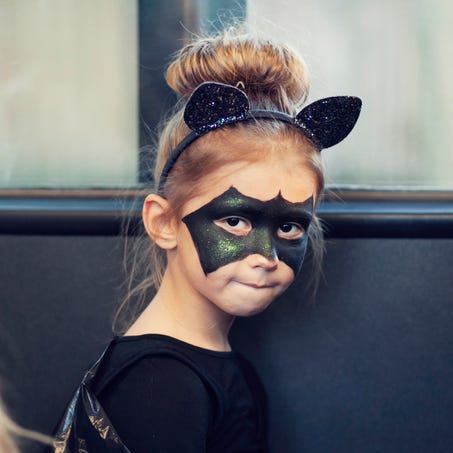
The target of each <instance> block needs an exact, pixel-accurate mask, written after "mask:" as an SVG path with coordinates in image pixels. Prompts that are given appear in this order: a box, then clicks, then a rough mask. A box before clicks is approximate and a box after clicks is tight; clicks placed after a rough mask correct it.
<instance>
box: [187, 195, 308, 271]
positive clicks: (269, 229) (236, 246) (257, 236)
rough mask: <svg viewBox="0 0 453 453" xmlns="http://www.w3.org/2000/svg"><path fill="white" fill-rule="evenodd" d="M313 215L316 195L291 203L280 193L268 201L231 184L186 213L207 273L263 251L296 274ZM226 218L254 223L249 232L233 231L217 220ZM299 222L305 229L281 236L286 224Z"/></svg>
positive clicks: (261, 253)
mask: <svg viewBox="0 0 453 453" xmlns="http://www.w3.org/2000/svg"><path fill="white" fill-rule="evenodd" d="M312 216H313V197H310V198H309V199H308V200H305V201H304V202H302V203H290V202H289V201H286V200H285V199H284V198H283V197H282V196H281V194H278V195H277V196H276V197H275V198H273V199H272V200H269V201H261V200H258V199H256V198H251V197H247V196H245V195H243V194H242V193H241V192H239V191H238V190H237V189H235V188H234V187H230V188H229V189H228V190H227V191H225V192H224V193H223V194H222V195H220V196H218V197H217V198H214V199H213V200H211V201H210V202H209V203H207V204H206V205H204V206H202V207H201V208H199V209H198V210H196V211H194V212H192V213H190V214H188V215H187V216H185V217H184V218H183V219H182V221H183V222H184V223H185V224H186V225H187V228H188V229H189V232H190V235H191V236H192V240H193V242H194V244H195V247H196V249H197V252H198V256H199V258H200V263H201V267H202V269H203V271H204V273H205V274H209V273H210V272H214V271H215V270H217V269H218V268H219V267H221V266H225V265H226V264H229V263H232V262H234V261H239V260H241V259H243V258H245V257H246V256H248V255H252V254H260V255H263V256H264V257H266V258H268V259H276V258H278V259H279V260H281V261H283V262H284V263H286V264H287V265H288V266H289V267H290V268H291V269H292V270H293V271H294V275H297V273H298V272H299V270H300V268H301V266H302V262H303V260H304V255H305V250H306V248H307V242H308V234H307V230H308V227H309V225H310V221H311V218H312ZM225 218H240V219H245V220H246V221H248V222H249V223H250V225H251V227H250V230H249V231H247V233H246V234H236V233H234V232H230V231H227V230H225V229H224V228H222V227H221V226H219V225H218V224H216V221H219V220H221V219H225ZM288 224H290V225H292V224H296V225H299V226H300V227H301V229H302V231H303V232H304V233H303V234H301V236H300V237H298V238H297V239H287V238H284V237H281V236H280V235H279V234H278V232H279V230H280V229H281V227H282V226H284V225H288Z"/></svg>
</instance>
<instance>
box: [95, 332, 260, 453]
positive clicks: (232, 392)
mask: <svg viewBox="0 0 453 453" xmlns="http://www.w3.org/2000/svg"><path fill="white" fill-rule="evenodd" d="M150 345H152V346H153V350H156V351H158V352H159V351H160V352H161V354H160V353H157V354H156V353H153V354H151V355H146V356H145V357H141V358H140V359H139V360H138V361H135V362H134V363H132V364H130V365H129V366H127V367H126V368H124V369H123V370H122V371H120V372H119V373H118V372H117V370H118V366H120V365H119V364H121V363H124V358H125V357H127V356H130V355H131V353H132V354H134V353H135V352H137V353H140V351H142V350H143V349H149V346H150ZM156 348H157V349H156ZM109 376H113V377H109ZM94 389H95V392H96V394H97V396H98V399H99V401H100V403H101V405H102V406H103V408H104V409H105V411H106V413H107V414H108V416H109V418H110V421H111V422H112V424H113V426H114V427H115V429H116V431H117V433H118V434H119V436H120V437H121V439H122V441H123V442H124V444H125V445H126V446H127V447H128V448H129V449H130V451H131V452H132V453H141V452H143V453H145V452H146V453H149V452H162V453H167V452H175V453H176V452H178V453H181V452H183V453H190V452H194V453H195V452H197V453H201V452H206V453H211V452H216V453H220V452H228V453H230V452H231V453H233V452H241V453H246V452H265V451H267V448H266V446H265V445H266V444H265V426H264V425H265V423H264V420H265V415H264V412H265V411H264V392H263V391H262V387H261V384H260V382H259V380H258V378H257V377H256V375H255V373H254V372H253V369H252V368H251V366H250V364H248V362H246V360H245V359H244V358H242V357H241V356H240V355H239V354H237V353H235V352H217V351H211V350H208V349H203V348H200V347H197V346H193V345H190V344H188V343H185V342H183V341H180V340H177V339H174V338H172V337H168V336H165V335H157V334H148V335H141V336H135V337H122V338H117V339H115V340H114V341H113V344H112V347H111V348H110V349H109V351H108V353H107V355H106V357H105V358H104V360H103V363H102V366H101V368H100V370H99V371H98V374H97V376H96V383H95V386H94Z"/></svg>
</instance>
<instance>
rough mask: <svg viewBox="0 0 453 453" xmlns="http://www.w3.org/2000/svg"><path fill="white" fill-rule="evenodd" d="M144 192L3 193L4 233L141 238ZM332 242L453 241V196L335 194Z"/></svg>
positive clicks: (331, 195) (325, 211) (330, 204)
mask: <svg viewBox="0 0 453 453" xmlns="http://www.w3.org/2000/svg"><path fill="white" fill-rule="evenodd" d="M142 200H143V191H140V190H127V191H124V190H122V191H117V190H12V191H10V190H6V191H5V190H2V191H0V234H21V235H64V236H67V235H94V236H96V235H101V236H112V235H119V234H122V233H127V234H131V235H134V234H137V231H140V229H141V201H142ZM318 215H319V217H320V218H321V220H322V222H323V224H324V227H325V228H324V229H325V235H326V237H327V238H453V192H451V191H419V190H395V191H392V190H385V191H383V190H356V189H354V190H349V189H341V190H339V189H335V190H329V191H327V193H326V194H325V195H324V197H323V199H322V201H321V203H320V206H319V208H318Z"/></svg>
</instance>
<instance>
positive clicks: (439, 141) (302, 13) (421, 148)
mask: <svg viewBox="0 0 453 453" xmlns="http://www.w3.org/2000/svg"><path fill="white" fill-rule="evenodd" d="M247 13H248V20H249V21H250V22H251V23H252V24H254V25H255V26H256V27H257V28H258V29H259V30H265V31H266V33H269V34H270V35H273V36H275V37H278V38H279V39H281V40H285V41H289V42H290V43H291V44H292V45H293V46H294V47H296V48H297V49H298V50H300V52H301V53H302V55H303V56H304V57H305V60H306V61H307V64H308V66H309V69H310V73H311V77H310V79H311V87H312V90H311V93H310V98H309V101H313V100H315V99H317V98H319V97H325V96H332V95H337V94H354V95H357V96H360V97H361V98H362V99H363V102H364V105H363V111H362V116H361V118H360V120H359V123H358V125H357V128H356V129H355V130H354V132H353V133H352V134H351V135H350V136H349V137H348V138H347V139H346V140H345V141H344V142H343V143H341V144H339V145H338V146H337V147H335V148H332V150H325V151H324V152H323V155H324V157H325V162H326V167H327V176H328V178H327V179H328V182H330V184H332V185H351V184H352V185H360V186H415V187H437V188H450V189H451V188H453V152H452V149H453V90H452V89H451V81H452V80H453V26H452V24H453V3H451V2H448V1H447V0H418V1H416V2H414V1H411V0H382V1H379V2H372V1H369V0H348V1H342V2H339V1H337V0H324V1H322V2H320V1H319V0H304V1H299V0H281V1H279V2H275V1H270V0H249V2H248V11H247Z"/></svg>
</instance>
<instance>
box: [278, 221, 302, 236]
mask: <svg viewBox="0 0 453 453" xmlns="http://www.w3.org/2000/svg"><path fill="white" fill-rule="evenodd" d="M304 233H305V230H304V229H303V228H302V226H301V225H299V224H298V223H292V222H288V223H283V224H282V225H280V227H279V228H278V232H277V234H278V236H279V237H281V238H282V239H288V240H295V239H300V238H301V237H302V236H303V235H304Z"/></svg>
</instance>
